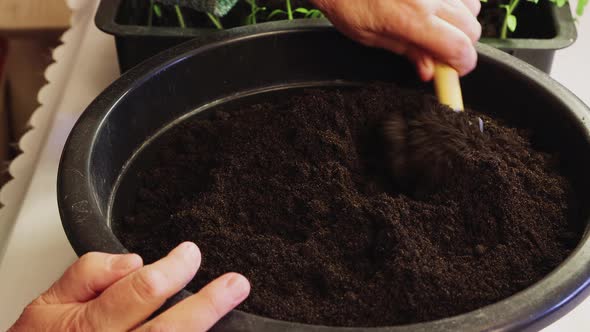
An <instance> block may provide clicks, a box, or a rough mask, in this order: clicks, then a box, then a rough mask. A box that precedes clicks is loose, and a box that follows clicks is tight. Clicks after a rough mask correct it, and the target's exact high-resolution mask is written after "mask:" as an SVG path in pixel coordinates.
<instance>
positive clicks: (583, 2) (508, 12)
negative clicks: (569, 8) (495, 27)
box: [480, 0, 590, 39]
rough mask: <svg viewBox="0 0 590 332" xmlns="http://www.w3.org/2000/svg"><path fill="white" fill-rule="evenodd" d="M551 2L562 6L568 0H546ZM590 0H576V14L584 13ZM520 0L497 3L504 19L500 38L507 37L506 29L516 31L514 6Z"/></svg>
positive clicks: (516, 21) (485, 1)
mask: <svg viewBox="0 0 590 332" xmlns="http://www.w3.org/2000/svg"><path fill="white" fill-rule="evenodd" d="M480 1H481V2H483V3H487V2H488V0H480ZM526 1H528V2H532V3H534V4H538V3H539V0H526ZM548 1H550V2H551V3H553V4H554V5H555V6H557V7H560V8H561V7H563V6H564V5H565V4H566V3H567V2H568V0H548ZM589 1H590V0H578V5H577V7H576V14H577V16H578V17H579V16H582V15H583V14H584V9H585V7H586V6H587V5H588V2H589ZM520 2H521V0H509V1H508V3H504V4H501V5H499V7H500V8H502V9H504V11H505V15H504V21H503V22H502V28H501V30H500V38H501V39H506V38H508V31H510V32H514V31H516V26H517V24H518V20H517V18H516V15H515V14H514V12H515V10H516V8H517V7H518V5H519V4H520Z"/></svg>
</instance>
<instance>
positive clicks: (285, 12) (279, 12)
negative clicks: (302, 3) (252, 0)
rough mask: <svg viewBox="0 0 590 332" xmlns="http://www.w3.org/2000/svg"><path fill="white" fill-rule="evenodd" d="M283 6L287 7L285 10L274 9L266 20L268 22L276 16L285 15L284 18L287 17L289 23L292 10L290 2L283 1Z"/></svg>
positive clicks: (291, 17)
mask: <svg viewBox="0 0 590 332" xmlns="http://www.w3.org/2000/svg"><path fill="white" fill-rule="evenodd" d="M285 5H286V7H287V10H282V9H275V10H273V11H272V12H271V13H270V14H269V15H268V17H267V19H269V20H270V19H272V18H273V17H275V16H277V15H285V16H287V18H288V19H289V21H292V20H293V9H292V7H291V0H285Z"/></svg>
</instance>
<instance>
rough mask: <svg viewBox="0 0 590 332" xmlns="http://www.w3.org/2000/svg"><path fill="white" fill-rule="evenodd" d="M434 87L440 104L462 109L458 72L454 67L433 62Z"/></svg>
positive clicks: (457, 109) (458, 109)
mask: <svg viewBox="0 0 590 332" xmlns="http://www.w3.org/2000/svg"><path fill="white" fill-rule="evenodd" d="M434 88H435V90H436V96H437V98H438V101H439V102H440V103H441V104H444V105H448V106H449V107H450V108H452V109H454V110H455V111H463V95H462V94H461V83H460V82H459V73H457V71H456V70H455V69H454V68H452V67H450V66H448V65H446V64H442V63H439V62H437V63H435V64H434Z"/></svg>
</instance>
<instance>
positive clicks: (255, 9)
mask: <svg viewBox="0 0 590 332" xmlns="http://www.w3.org/2000/svg"><path fill="white" fill-rule="evenodd" d="M246 2H247V3H248V4H249V5H250V15H248V17H246V24H249V25H251V24H256V23H257V20H256V17H257V16H258V14H259V13H260V12H264V11H266V7H259V6H258V4H257V3H256V0H246Z"/></svg>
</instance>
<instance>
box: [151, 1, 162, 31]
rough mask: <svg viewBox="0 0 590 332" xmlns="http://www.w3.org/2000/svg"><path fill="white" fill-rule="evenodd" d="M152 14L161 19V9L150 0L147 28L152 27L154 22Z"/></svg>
mask: <svg viewBox="0 0 590 332" xmlns="http://www.w3.org/2000/svg"><path fill="white" fill-rule="evenodd" d="M154 14H156V16H158V18H162V8H160V5H158V4H157V3H154V0H150V11H149V14H148V26H150V27H151V26H152V24H153V21H154Z"/></svg>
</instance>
